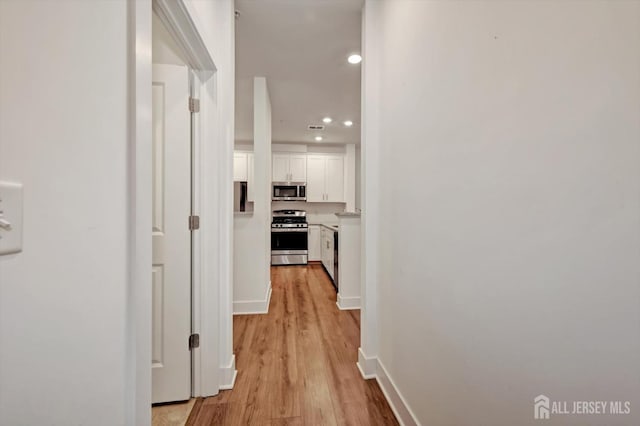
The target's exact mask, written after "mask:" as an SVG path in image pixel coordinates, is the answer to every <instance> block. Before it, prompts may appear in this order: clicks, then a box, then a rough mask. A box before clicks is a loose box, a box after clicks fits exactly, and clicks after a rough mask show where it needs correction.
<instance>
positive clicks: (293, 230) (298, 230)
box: [271, 228, 308, 234]
mask: <svg viewBox="0 0 640 426" xmlns="http://www.w3.org/2000/svg"><path fill="white" fill-rule="evenodd" d="M307 230H308V228H271V233H272V234H273V233H275V232H307Z"/></svg>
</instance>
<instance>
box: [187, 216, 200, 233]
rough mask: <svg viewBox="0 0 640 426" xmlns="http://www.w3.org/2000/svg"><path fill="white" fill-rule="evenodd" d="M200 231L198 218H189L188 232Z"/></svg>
mask: <svg viewBox="0 0 640 426" xmlns="http://www.w3.org/2000/svg"><path fill="white" fill-rule="evenodd" d="M196 229H200V216H189V230H190V231H195V230H196Z"/></svg>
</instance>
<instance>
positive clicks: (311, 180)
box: [307, 154, 344, 203]
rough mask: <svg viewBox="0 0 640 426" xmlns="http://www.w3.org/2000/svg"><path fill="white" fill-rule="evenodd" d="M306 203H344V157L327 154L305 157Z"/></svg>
mask: <svg viewBox="0 0 640 426" xmlns="http://www.w3.org/2000/svg"><path fill="white" fill-rule="evenodd" d="M307 201H308V202H319V203H323V202H324V203H343V202H344V156H342V155H327V154H310V155H308V156H307Z"/></svg>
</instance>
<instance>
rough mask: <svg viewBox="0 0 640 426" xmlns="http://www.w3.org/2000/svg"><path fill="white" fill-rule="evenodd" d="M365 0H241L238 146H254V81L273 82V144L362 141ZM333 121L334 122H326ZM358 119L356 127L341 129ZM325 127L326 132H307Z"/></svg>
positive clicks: (271, 83)
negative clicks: (359, 57)
mask: <svg viewBox="0 0 640 426" xmlns="http://www.w3.org/2000/svg"><path fill="white" fill-rule="evenodd" d="M362 3H363V1H362V0H236V10H237V11H238V12H239V13H240V17H239V19H238V20H236V140H237V141H252V140H253V77H254V76H261V77H266V78H267V86H268V89H269V94H270V97H271V109H272V123H273V128H272V133H273V137H272V139H273V142H285V143H292V142H295V143H301V142H302V143H318V142H315V141H314V136H316V135H321V136H322V137H323V138H324V140H323V141H322V142H320V143H321V144H335V143H340V144H342V143H359V142H360V65H351V64H349V63H347V56H349V54H350V53H353V52H357V53H359V52H360V33H361V31H360V28H361V13H362ZM325 116H330V117H331V118H333V120H334V121H333V123H331V124H328V125H327V124H324V123H322V118H323V117H325ZM345 120H352V121H353V122H354V125H353V127H351V128H347V127H345V126H343V125H342V122H343V121H345ZM309 124H324V125H325V130H324V131H320V132H318V131H310V130H307V126H308V125H309Z"/></svg>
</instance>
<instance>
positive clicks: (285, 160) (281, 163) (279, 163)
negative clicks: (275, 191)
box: [271, 154, 291, 182]
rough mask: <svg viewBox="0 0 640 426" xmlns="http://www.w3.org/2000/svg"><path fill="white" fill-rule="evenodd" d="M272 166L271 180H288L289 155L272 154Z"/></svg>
mask: <svg viewBox="0 0 640 426" xmlns="http://www.w3.org/2000/svg"><path fill="white" fill-rule="evenodd" d="M272 158H273V161H272V163H271V167H272V171H271V174H272V180H273V182H289V181H290V180H291V176H290V175H289V156H288V155H285V154H273V157H272Z"/></svg>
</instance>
